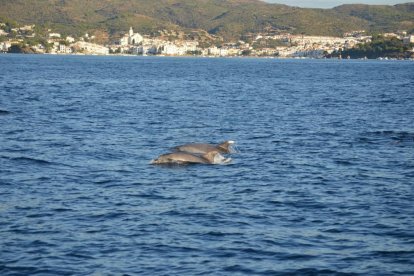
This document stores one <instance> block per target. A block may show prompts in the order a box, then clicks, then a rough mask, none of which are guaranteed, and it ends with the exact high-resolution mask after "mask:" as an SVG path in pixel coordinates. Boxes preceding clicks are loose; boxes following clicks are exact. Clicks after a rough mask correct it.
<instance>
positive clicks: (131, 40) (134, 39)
mask: <svg viewBox="0 0 414 276" xmlns="http://www.w3.org/2000/svg"><path fill="white" fill-rule="evenodd" d="M143 40H144V38H143V37H142V35H140V34H139V33H134V30H133V29H132V27H130V28H129V32H128V33H127V34H125V35H124V36H123V37H121V39H120V40H119V45H121V46H127V45H138V44H140V43H141V42H142V41H143Z"/></svg>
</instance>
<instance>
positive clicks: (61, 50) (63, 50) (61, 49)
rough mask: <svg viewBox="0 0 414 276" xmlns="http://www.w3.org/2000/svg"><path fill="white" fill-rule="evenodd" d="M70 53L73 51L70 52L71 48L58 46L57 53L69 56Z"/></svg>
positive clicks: (62, 45)
mask: <svg viewBox="0 0 414 276" xmlns="http://www.w3.org/2000/svg"><path fill="white" fill-rule="evenodd" d="M72 52H73V51H72V48H71V47H68V46H66V45H64V44H60V45H59V50H58V53H61V54H71V53H72Z"/></svg>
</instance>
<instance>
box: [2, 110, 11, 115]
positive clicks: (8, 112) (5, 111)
mask: <svg viewBox="0 0 414 276" xmlns="http://www.w3.org/2000/svg"><path fill="white" fill-rule="evenodd" d="M9 114H11V112H10V111H7V110H4V109H0V116H1V115H9Z"/></svg>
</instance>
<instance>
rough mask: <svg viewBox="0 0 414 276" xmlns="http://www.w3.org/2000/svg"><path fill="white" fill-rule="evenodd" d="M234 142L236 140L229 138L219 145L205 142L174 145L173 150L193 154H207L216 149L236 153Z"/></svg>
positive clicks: (221, 151) (220, 151)
mask: <svg viewBox="0 0 414 276" xmlns="http://www.w3.org/2000/svg"><path fill="white" fill-rule="evenodd" d="M234 143H235V142H234V141H232V140H228V141H225V142H223V143H221V144H218V145H210V144H204V143H194V144H185V145H181V146H177V147H174V148H173V150H175V151H181V152H188V153H192V154H206V153H208V152H211V151H216V152H219V153H234V152H235V150H234V149H233V147H232V146H233V145H234Z"/></svg>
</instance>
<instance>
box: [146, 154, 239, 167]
mask: <svg viewBox="0 0 414 276" xmlns="http://www.w3.org/2000/svg"><path fill="white" fill-rule="evenodd" d="M230 161H231V158H225V157H223V156H222V155H221V154H220V153H219V152H218V151H210V152H207V153H206V154H204V155H201V156H198V155H193V154H191V153H188V152H173V153H167V154H162V155H160V156H159V157H158V158H157V159H154V160H152V161H151V164H176V165H185V164H223V163H228V162H230Z"/></svg>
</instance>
